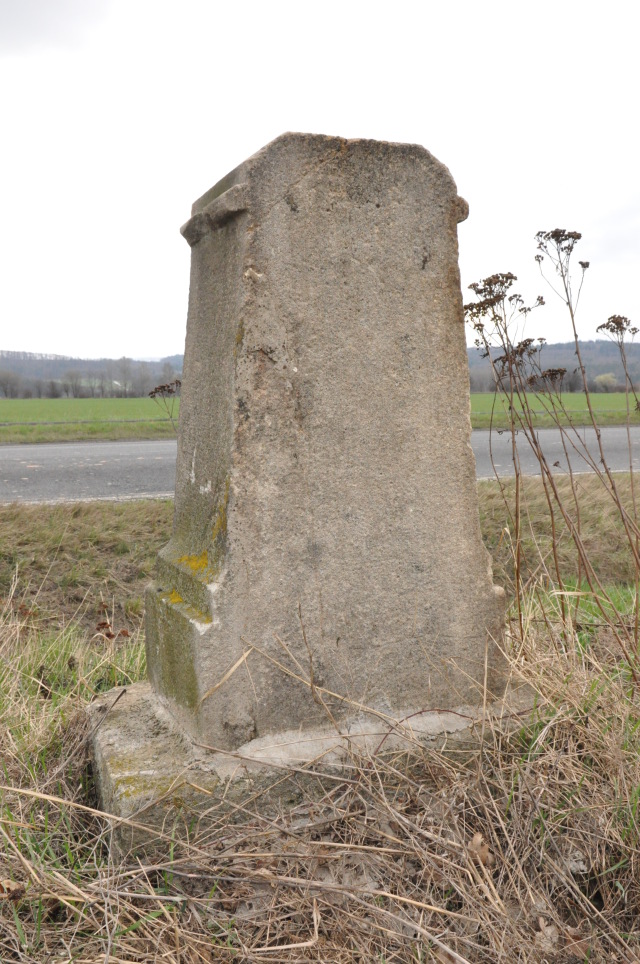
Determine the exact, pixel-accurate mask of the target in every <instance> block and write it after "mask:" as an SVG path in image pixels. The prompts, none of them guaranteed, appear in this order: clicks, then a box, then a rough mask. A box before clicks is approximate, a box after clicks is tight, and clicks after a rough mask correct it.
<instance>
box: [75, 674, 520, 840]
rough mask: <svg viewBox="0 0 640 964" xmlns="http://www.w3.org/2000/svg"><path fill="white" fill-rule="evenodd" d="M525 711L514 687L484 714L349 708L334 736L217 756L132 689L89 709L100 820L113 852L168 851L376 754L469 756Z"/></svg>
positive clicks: (267, 742) (286, 801)
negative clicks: (202, 830) (490, 730)
mask: <svg viewBox="0 0 640 964" xmlns="http://www.w3.org/2000/svg"><path fill="white" fill-rule="evenodd" d="M531 702H532V701H531V694H530V693H529V692H528V689H527V688H526V687H520V688H519V689H517V690H511V691H509V693H508V694H507V696H506V697H505V698H504V699H502V700H498V701H495V702H492V703H489V704H486V705H485V706H484V707H483V706H482V705H481V706H477V705H475V706H471V707H470V706H460V707H458V708H456V709H455V710H446V711H442V712H440V711H437V710H429V711H421V710H417V711H416V710H415V709H413V710H412V709H410V708H407V710H406V711H403V712H398V713H396V714H395V715H394V717H393V718H392V717H389V716H386V715H385V714H381V713H378V712H376V711H371V710H367V709H366V708H365V707H362V708H358V707H356V708H354V713H353V716H352V718H350V719H349V720H348V721H347V722H346V723H343V724H341V725H340V726H339V728H338V727H336V726H334V725H333V724H332V723H329V722H328V724H327V726H325V727H319V728H317V729H314V730H309V731H306V732H300V731H297V730H296V731H293V730H292V731H287V732H282V733H279V734H277V735H272V736H268V737H262V738H259V739H256V740H252V741H251V742H249V743H246V744H245V745H244V746H241V747H239V748H238V749H237V750H234V751H220V750H216V749H215V748H213V747H206V746H203V745H200V744H198V743H196V742H192V741H191V740H190V739H189V738H188V737H187V736H186V735H185V733H184V732H183V731H182V730H180V729H179V728H178V727H177V726H176V724H175V721H174V720H173V718H172V716H171V715H170V713H168V711H167V710H166V709H165V708H164V706H163V705H162V703H161V702H160V700H159V699H158V697H157V696H156V695H155V693H154V691H153V689H152V687H151V686H150V685H149V684H148V683H137V684H135V685H133V686H130V687H126V688H123V687H119V688H117V689H114V690H111V691H109V692H108V693H105V694H103V695H102V696H101V697H100V698H99V699H98V700H96V701H95V702H94V703H93V704H92V705H91V707H90V708H89V719H90V726H91V733H90V742H91V748H92V756H93V765H94V777H95V780H96V784H97V789H98V794H99V799H100V801H101V804H102V807H103V809H104V811H105V812H107V813H109V814H112V815H113V816H114V817H115V822H114V839H115V842H116V845H117V847H118V849H119V850H120V851H121V852H122V853H123V854H124V853H127V852H129V851H131V850H142V851H153V850H154V849H156V848H159V849H163V850H165V851H166V848H167V842H168V841H171V840H176V839H183V840H185V839H193V838H194V837H195V836H196V835H197V834H198V829H199V827H200V826H201V825H202V826H207V827H211V826H212V825H215V823H217V822H218V821H219V820H226V819H231V820H233V814H234V811H235V812H236V813H238V814H241V815H242V814H246V812H247V808H249V809H256V810H259V812H260V813H261V814H262V815H268V812H269V811H271V812H272V813H277V812H280V811H282V809H284V808H287V807H292V806H294V805H296V804H297V803H298V802H299V801H300V800H301V799H302V798H303V797H306V798H307V799H309V798H313V796H314V795H318V796H320V795H321V794H322V793H324V792H325V790H326V789H327V786H328V785H330V784H331V783H332V782H333V781H335V780H345V779H349V778H350V777H351V776H352V775H353V774H354V773H355V771H356V769H357V766H358V763H360V764H361V763H362V762H363V761H365V760H367V759H369V760H370V759H372V758H373V757H375V756H376V755H377V754H380V753H389V752H398V751H399V750H401V749H411V747H413V748H414V749H415V748H417V749H419V750H424V749H431V750H434V751H443V750H445V751H446V752H450V753H452V754H455V755H458V756H460V757H464V756H468V754H469V753H470V752H472V751H473V750H474V749H477V748H478V746H479V744H480V741H481V738H482V734H483V731H484V729H485V728H486V726H488V725H493V724H495V723H496V722H499V723H501V725H502V723H503V722H504V721H507V722H508V721H509V720H513V719H515V720H516V721H517V720H519V719H520V717H521V714H522V713H523V712H526V708H527V707H529V706H531Z"/></svg>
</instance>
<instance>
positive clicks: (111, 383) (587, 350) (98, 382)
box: [0, 339, 640, 398]
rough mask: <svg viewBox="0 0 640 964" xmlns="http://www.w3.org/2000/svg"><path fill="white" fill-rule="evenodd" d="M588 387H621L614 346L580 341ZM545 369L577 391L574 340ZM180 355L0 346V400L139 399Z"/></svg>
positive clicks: (556, 348) (177, 366)
mask: <svg viewBox="0 0 640 964" xmlns="http://www.w3.org/2000/svg"><path fill="white" fill-rule="evenodd" d="M580 345H581V351H582V355H583V360H584V362H585V368H586V370H587V377H588V386H589V390H590V391H594V392H612V391H623V390H624V372H623V371H622V365H621V362H620V357H619V354H618V352H617V348H616V346H615V344H613V342H611V341H607V340H604V339H598V340H596V341H585V342H581V343H580ZM540 351H541V352H542V356H541V357H543V358H544V367H545V368H557V369H559V368H564V369H566V372H567V374H566V375H565V376H564V378H563V380H562V389H563V391H568V392H575V391H582V380H581V376H580V372H579V370H578V367H577V364H576V357H575V345H574V343H573V342H560V343H557V344H542V345H541V347H540ZM467 354H468V358H469V376H470V382H471V391H472V392H491V391H493V389H494V381H493V374H492V369H491V365H490V363H489V359H488V358H486V357H482V353H481V352H479V351H478V349H476V348H469V349H468V350H467ZM627 363H628V366H629V374H630V376H631V379H632V381H633V384H634V386H635V387H639V386H640V344H638V345H635V344H629V345H628V346H627ZM182 364H183V356H182V355H168V356H166V357H164V358H161V359H159V360H157V361H147V360H142V359H134V358H128V357H127V356H123V357H122V358H72V357H69V356H66V355H45V354H37V353H34V352H17V351H1V350H0V398H142V397H144V396H146V395H148V394H149V392H150V391H152V390H153V389H154V388H155V387H156V386H157V385H160V384H165V385H166V384H168V383H170V382H172V381H174V380H175V379H176V378H180V377H181V375H182Z"/></svg>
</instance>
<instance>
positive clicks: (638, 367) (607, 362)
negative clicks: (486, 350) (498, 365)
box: [467, 339, 640, 392]
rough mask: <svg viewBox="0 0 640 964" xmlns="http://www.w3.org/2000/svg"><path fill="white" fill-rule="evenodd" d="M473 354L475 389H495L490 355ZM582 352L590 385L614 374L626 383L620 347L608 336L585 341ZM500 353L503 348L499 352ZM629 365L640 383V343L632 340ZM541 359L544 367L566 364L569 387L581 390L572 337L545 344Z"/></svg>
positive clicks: (471, 350)
mask: <svg viewBox="0 0 640 964" xmlns="http://www.w3.org/2000/svg"><path fill="white" fill-rule="evenodd" d="M467 352H468V356H469V374H470V377H471V391H476V392H482V391H491V390H492V389H493V379H492V377H491V366H490V363H489V360H488V359H487V358H482V356H481V354H480V352H479V351H478V349H477V348H469V349H468V350H467ZM580 352H581V354H582V360H583V362H584V366H585V369H586V372H587V381H588V384H589V387H590V388H593V390H595V391H597V390H598V387H599V386H598V385H597V383H596V378H598V376H599V375H607V374H609V373H611V374H613V375H614V376H615V378H616V381H617V382H618V384H619V386H622V385H623V384H624V370H623V367H622V362H621V360H620V354H619V352H618V348H617V346H616V345H614V343H613V342H611V341H609V340H608V339H598V340H596V341H581V342H580ZM496 354H500V352H496ZM626 355H627V366H628V369H629V374H630V376H631V379H632V381H633V383H634V385H637V386H640V344H638V345H634V344H629V345H627V347H626ZM540 363H541V365H542V367H543V368H546V369H548V368H566V370H567V374H566V376H565V378H564V379H563V387H564V389H565V390H566V391H581V389H582V380H581V378H580V374H579V372H576V368H577V364H578V362H577V359H576V347H575V345H574V343H573V342H572V341H570V342H560V343H557V344H553V345H543V347H542V348H541V351H540Z"/></svg>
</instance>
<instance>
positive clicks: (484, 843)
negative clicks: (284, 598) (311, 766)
mask: <svg viewBox="0 0 640 964" xmlns="http://www.w3.org/2000/svg"><path fill="white" fill-rule="evenodd" d="M617 481H618V485H619V487H620V490H621V492H622V498H623V500H624V501H626V502H628V500H629V481H628V479H625V478H624V477H622V476H620V477H619V478H618V480H617ZM560 484H561V485H565V486H566V484H567V481H566V480H565V479H562V480H560ZM578 484H579V488H578V498H579V501H580V505H581V513H582V515H581V524H582V529H583V533H584V535H585V538H587V539H588V540H589V552H590V558H591V561H592V565H593V567H594V571H596V572H597V574H598V577H599V578H600V579H601V580H602V582H603V585H605V586H606V589H607V592H608V593H609V595H610V596H611V597H612V598H614V599H615V600H616V602H617V604H618V605H619V606H620V607H621V608H620V617H621V618H623V619H630V616H629V608H630V606H631V607H632V602H633V593H632V592H630V591H629V585H628V584H629V581H630V580H631V581H633V579H634V575H635V571H634V567H633V566H632V565H631V563H630V560H629V547H628V544H627V543H626V542H625V536H624V533H623V532H622V529H621V526H620V525H619V522H618V520H617V518H616V515H615V512H613V511H612V506H611V502H610V499H608V498H607V497H606V496H605V494H604V493H603V491H602V489H601V488H600V487H599V486H598V484H597V480H596V479H595V478H592V477H586V476H583V477H580V479H579V481H578ZM478 491H479V499H480V507H481V525H482V531H483V538H484V540H485V543H486V545H487V546H488V547H489V549H490V551H491V553H492V556H493V560H494V569H495V575H496V579H497V581H498V582H501V583H502V584H503V585H504V586H505V587H506V588H507V591H508V592H510V591H511V588H512V581H511V580H512V572H513V567H512V559H511V553H510V540H511V529H510V526H509V521H508V520H509V515H510V513H511V512H512V510H513V496H514V484H513V483H512V482H508V483H507V484H506V495H507V503H508V508H507V507H505V504H504V502H503V500H502V498H501V495H500V490H499V486H498V484H497V483H496V482H483V483H480V484H479V487H478ZM564 494H565V495H568V492H566V493H564ZM171 510H172V505H171V503H170V502H167V501H163V502H150V501H145V502H138V503H134V502H130V503H119V504H118V503H116V504H113V503H108V504H105V503H102V504H101V503H83V504H78V505H61V506H55V507H51V506H43V507H39V506H8V507H0V760H1V761H2V766H1V768H0V960H2V961H5V960H6V961H13V962H17V964H37V962H41V961H51V962H52V964H63V962H64V964H69V962H71V961H79V962H87V964H89V962H92V964H93V962H95V964H97V962H98V961H100V962H104V961H114V962H115V961H122V962H123V964H124V962H125V961H131V962H133V961H136V962H139V964H144V962H148V964H151V962H152V961H160V960H162V961H168V962H174V964H200V962H202V964H207V962H209V964H211V962H213V961H216V962H218V961H220V962H231V961H234V962H247V964H249V962H251V964H254V962H259V961H276V960H277V961H282V962H291V964H293V962H299V961H310V962H311V961H315V962H318V964H320V962H322V964H326V962H327V961H332V962H333V961H335V962H336V964H338V962H339V964H364V962H369V961H379V962H383V961H388V962H391V961H397V962H405V961H406V962H413V964H422V962H430V961H433V962H444V964H450V962H458V964H460V962H463V964H465V962H468V964H471V962H473V964H476V962H477V964H489V962H491V964H511V962H513V961H518V962H520V964H540V962H542V961H549V962H553V961H558V962H559V964H560V962H566V964H570V962H581V961H583V962H586V961H611V962H615V961H617V962H620V964H622V962H624V964H627V962H629V964H630V962H631V961H637V960H638V959H639V954H640V873H639V871H638V868H639V867H640V821H639V819H638V800H639V799H640V791H639V790H638V788H639V787H640V710H639V708H638V707H639V697H638V689H637V688H636V687H635V686H634V685H633V681H632V678H631V675H630V667H629V665H627V664H625V662H624V661H623V660H621V659H620V654H619V652H618V651H617V650H616V648H615V645H614V644H613V641H612V639H611V636H610V633H609V631H608V630H606V629H602V628H601V618H600V616H599V614H598V612H597V611H596V610H594V609H593V607H592V606H591V605H590V601H589V600H587V599H585V600H584V601H582V600H581V599H579V600H578V601H579V602H580V606H581V609H580V630H579V633H578V636H577V639H576V640H575V641H571V644H569V642H568V641H567V638H566V635H564V634H563V633H562V632H561V631H559V630H558V628H557V627H556V625H555V624H554V621H553V615H552V613H553V605H554V601H555V599H556V597H555V596H554V590H553V585H552V582H551V580H550V576H549V570H550V565H549V560H550V555H551V537H550V526H549V519H548V512H547V509H546V503H545V499H544V497H543V493H542V490H541V486H540V481H539V480H536V479H528V480H525V481H524V492H523V510H522V518H523V528H524V541H525V546H524V550H525V569H526V572H525V575H526V577H527V578H528V579H530V580H531V583H532V589H531V591H530V593H529V595H528V596H527V601H526V606H527V609H526V620H525V628H524V632H523V633H520V631H519V630H518V626H517V621H516V620H515V619H512V620H511V621H510V623H509V629H508V634H507V637H506V657H507V661H508V665H509V672H510V674H511V676H512V677H513V678H515V679H519V680H523V681H526V682H527V683H528V685H530V686H531V687H532V690H533V692H534V693H535V694H536V699H535V704H536V706H535V709H534V711H533V712H532V713H531V714H530V715H527V716H521V717H515V718H513V719H512V721H511V722H512V723H513V722H514V720H519V722H517V725H515V726H513V725H512V726H509V725H507V724H505V725H503V724H501V723H500V722H494V723H490V724H487V728H486V731H485V733H484V736H485V740H484V744H483V749H482V752H481V753H476V754H471V756H470V757H465V758H464V759H456V758H455V757H454V756H452V755H450V754H444V753H439V752H438V751H437V750H435V749H429V750H428V751H426V752H423V751H421V750H420V749H419V748H417V747H416V746H415V745H414V744H412V743H410V742H409V743H408V744H407V746H406V749H402V751H401V752H399V753H398V754H396V755H394V756H391V757H389V756H385V755H383V754H377V755H374V756H370V757H366V758H364V759H363V758H360V757H359V756H358V755H357V754H355V753H354V754H353V755H352V756H351V757H350V766H351V770H350V778H349V779H345V781H344V782H340V781H338V782H336V783H335V785H332V787H331V788H330V789H329V790H327V792H326V793H325V794H324V795H323V796H322V798H321V799H314V801H313V803H309V804H308V805H306V804H305V802H303V804H301V805H300V806H297V807H296V809H295V811H294V812H293V813H292V814H290V815H286V814H283V815H278V816H275V817H273V818H271V817H269V818H268V819H267V814H266V810H265V809H264V808H263V806H262V801H261V800H260V799H259V798H258V799H249V800H248V802H247V808H246V811H245V812H240V811H239V812H238V813H237V814H235V815H234V817H233V820H224V819H216V817H215V814H212V815H211V822H210V825H209V827H208V829H207V831H206V833H204V834H202V835H201V836H197V835H194V836H193V837H192V839H191V840H190V842H188V843H185V842H181V841H180V840H177V839H176V840H174V839H170V840H167V842H166V845H165V848H164V854H163V856H162V857H158V858H156V859H155V860H154V859H150V858H149V859H145V860H142V861H141V860H140V859H139V858H138V857H136V856H135V855H131V856H130V857H129V858H127V859H125V860H124V861H123V862H119V861H118V860H117V859H114V854H113V852H112V849H111V821H110V819H109V818H108V816H106V815H104V814H101V813H99V812H98V811H96V809H95V806H96V802H97V801H96V796H95V788H94V786H93V780H92V771H91V761H90V760H89V759H88V757H87V741H86V735H87V731H86V721H85V717H84V713H83V708H84V707H85V706H86V705H87V703H88V702H90V701H91V700H93V699H94V698H95V697H96V696H97V695H99V694H101V693H103V692H104V691H105V690H106V689H109V688H110V687H111V686H113V685H116V684H118V685H124V686H127V685H129V684H130V683H133V682H135V681H136V680H138V679H141V678H143V677H144V674H145V658H144V638H143V631H142V623H141V620H142V615H143V605H144V604H143V587H144V584H145V582H146V580H147V579H148V577H149V575H150V573H151V571H152V567H153V560H154V556H155V553H156V551H157V549H158V547H159V546H160V545H161V544H163V543H164V542H165V541H166V540H167V539H168V537H169V531H170V522H171ZM558 548H559V553H560V556H561V562H562V564H563V565H564V566H566V567H567V569H569V570H570V569H571V567H572V566H575V560H574V555H573V552H574V550H573V548H572V544H571V541H570V540H569V539H568V537H567V535H566V533H565V532H564V531H563V530H562V528H561V529H560V532H559V539H558ZM574 595H575V593H574ZM572 598H573V597H572ZM540 600H543V602H544V604H545V606H546V609H545V608H541V605H540ZM514 712H515V710H514ZM508 714H509V705H508V704H507V717H508Z"/></svg>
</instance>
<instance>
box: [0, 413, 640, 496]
mask: <svg viewBox="0 0 640 964" xmlns="http://www.w3.org/2000/svg"><path fill="white" fill-rule="evenodd" d="M538 435H539V437H540V441H541V445H542V448H543V450H544V452H545V454H546V456H547V459H548V461H549V463H550V464H553V463H555V462H557V463H558V465H557V466H556V467H555V468H554V471H558V472H564V471H566V460H565V456H564V452H563V450H562V443H561V439H560V433H559V432H558V431H556V430H555V429H543V430H541V431H540V432H539V433H538ZM581 435H582V437H583V438H585V439H586V442H587V447H588V449H589V451H590V452H592V453H593V455H594V458H595V460H596V461H598V459H599V455H598V451H597V445H596V441H595V434H594V432H593V430H586V429H584V430H581ZM631 435H632V443H633V453H634V458H633V465H634V469H640V426H634V427H633V428H632V429H631ZM602 438H603V444H604V450H605V455H606V457H607V461H608V462H609V465H610V466H611V468H612V469H613V470H614V471H625V470H628V468H629V455H628V451H627V430H626V428H625V427H624V426H623V427H617V426H616V427H613V426H612V427H607V428H603V429H602ZM472 445H473V450H474V453H475V457H476V472H477V476H478V478H479V479H486V478H493V476H494V471H493V468H492V465H491V459H490V454H489V432H488V431H476V432H473V435H472ZM491 450H492V452H493V458H494V462H495V466H496V469H497V471H498V472H499V473H500V475H504V476H508V475H513V462H512V458H511V436H510V434H509V433H508V432H503V433H502V434H500V433H497V432H493V433H492V435H491ZM518 452H519V455H520V461H521V466H522V471H523V472H524V473H525V475H539V473H540V469H539V466H538V463H537V462H536V460H535V458H533V456H532V454H531V450H530V448H529V446H528V444H527V442H526V440H525V439H524V438H523V437H522V436H519V437H518ZM175 462H176V442H175V440H173V439H169V440H167V439H161V440H158V441H153V442H62V443H59V444H58V443H41V444H39V445H2V446H0V503H7V502H76V501H82V500H93V499H148V498H162V497H172V496H173V491H174V487H175ZM572 464H573V468H574V471H576V472H585V471H589V466H588V464H587V463H586V462H585V461H584V459H583V458H581V457H579V456H577V455H576V456H575V457H572Z"/></svg>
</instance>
